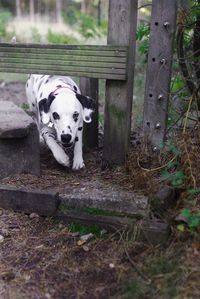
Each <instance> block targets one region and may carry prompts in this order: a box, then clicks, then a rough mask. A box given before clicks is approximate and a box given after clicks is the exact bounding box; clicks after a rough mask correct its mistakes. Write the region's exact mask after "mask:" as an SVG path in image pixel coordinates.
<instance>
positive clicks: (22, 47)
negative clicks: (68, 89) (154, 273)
mask: <svg viewBox="0 0 200 299" xmlns="http://www.w3.org/2000/svg"><path fill="white" fill-rule="evenodd" d="M126 66H127V47H124V46H119V47H118V46H79V45H69V46H68V45H39V44H14V45H10V44H0V72H15V73H17V72H19V73H35V74H43V73H44V74H54V75H69V76H78V77H91V78H100V79H101V78H102V79H112V80H126Z"/></svg>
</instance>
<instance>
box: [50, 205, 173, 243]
mask: <svg viewBox="0 0 200 299" xmlns="http://www.w3.org/2000/svg"><path fill="white" fill-rule="evenodd" d="M53 218H54V219H55V220H58V221H61V222H63V223H66V224H70V223H78V224H81V225H85V226H89V225H97V226H99V227H100V228H104V229H106V230H107V231H109V232H116V233H117V231H118V232H119V237H120V236H121V235H124V236H125V237H127V236H128V238H130V239H134V240H137V241H144V242H148V243H150V244H151V245H154V246H157V245H161V244H164V243H165V242H166V241H167V240H168V238H169V236H170V226H169V224H167V223H164V222H160V221H155V220H154V221H153V220H147V219H143V220H137V219H133V218H129V217H116V216H102V215H89V214H87V213H83V212H79V211H76V210H68V211H65V212H60V211H58V212H57V213H56V214H55V215H54V217H53Z"/></svg>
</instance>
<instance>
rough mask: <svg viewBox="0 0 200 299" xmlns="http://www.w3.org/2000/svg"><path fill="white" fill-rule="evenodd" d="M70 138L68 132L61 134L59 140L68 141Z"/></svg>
mask: <svg viewBox="0 0 200 299" xmlns="http://www.w3.org/2000/svg"><path fill="white" fill-rule="evenodd" d="M71 138H72V136H71V135H70V134H62V135H61V141H62V142H63V143H69V142H70V140H71Z"/></svg>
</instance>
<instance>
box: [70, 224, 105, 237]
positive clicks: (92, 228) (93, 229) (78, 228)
mask: <svg viewBox="0 0 200 299" xmlns="http://www.w3.org/2000/svg"><path fill="white" fill-rule="evenodd" d="M69 230H70V231H71V232H79V233H80V235H86V234H89V233H92V234H94V235H95V236H96V237H100V236H101V229H100V228H99V226H98V225H96V224H92V225H87V226H85V225H81V224H79V223H71V224H69Z"/></svg>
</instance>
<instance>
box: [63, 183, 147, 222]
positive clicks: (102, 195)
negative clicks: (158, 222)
mask: <svg viewBox="0 0 200 299" xmlns="http://www.w3.org/2000/svg"><path fill="white" fill-rule="evenodd" d="M60 199H61V202H62V203H63V205H65V206H66V207H68V208H70V209H80V208H81V209H83V208H95V209H102V210H107V211H111V212H112V211H113V212H118V213H122V214H130V215H134V216H135V217H138V218H143V217H145V216H146V215H147V213H148V198H147V197H146V196H144V195H142V194H140V193H139V192H133V191H125V190H123V189H122V188H120V187H119V186H116V185H109V184H108V185H105V184H104V183H102V182H100V181H99V182H95V185H94V186H93V185H92V184H91V182H85V185H84V188H80V187H79V186H77V187H76V186H73V188H70V189H69V190H67V187H66V190H65V193H61V192H60Z"/></svg>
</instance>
